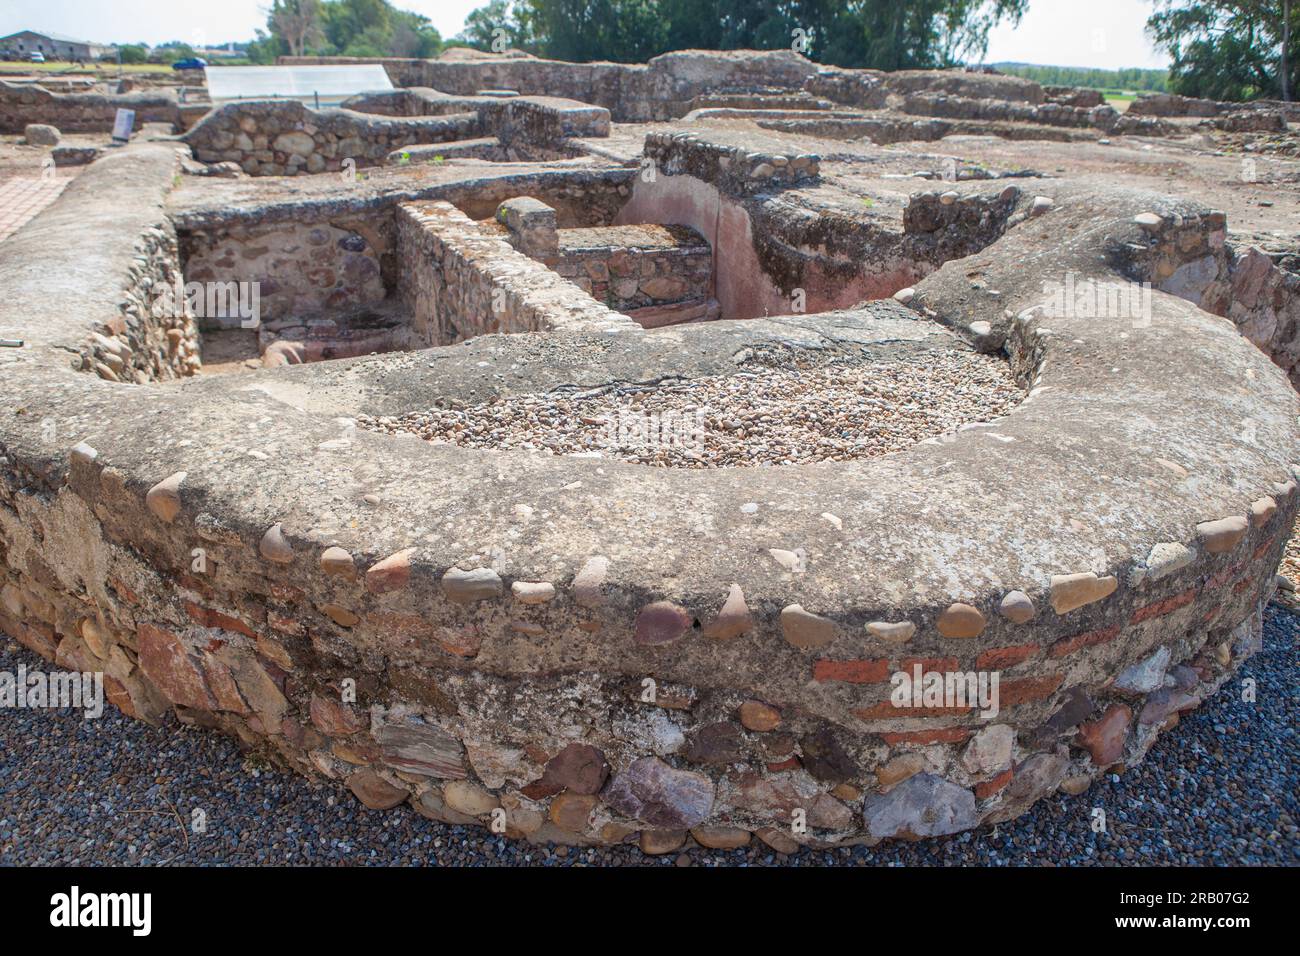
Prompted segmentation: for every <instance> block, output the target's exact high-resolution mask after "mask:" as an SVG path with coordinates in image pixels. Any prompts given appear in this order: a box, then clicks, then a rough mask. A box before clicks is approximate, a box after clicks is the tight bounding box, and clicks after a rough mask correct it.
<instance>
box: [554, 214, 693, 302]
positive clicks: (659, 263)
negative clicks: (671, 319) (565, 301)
mask: <svg viewBox="0 0 1300 956" xmlns="http://www.w3.org/2000/svg"><path fill="white" fill-rule="evenodd" d="M555 271H556V272H558V273H559V274H560V275H562V276H564V277H565V278H567V279H568V280H569V281H570V282H572V283H573V284H574V285H576V286H577V287H578V288H580V289H582V291H584V292H586V293H588V294H589V295H591V297H592V298H594V299H595V300H596V301H598V302H604V303H605V304H606V305H607V306H609V307H610V308H611V309H614V310H615V311H617V312H624V313H627V312H630V311H631V310H637V309H644V308H647V307H652V306H664V305H671V304H675V303H680V302H686V301H690V300H704V299H707V298H708V297H709V295H710V292H711V285H712V283H711V277H712V274H713V250H711V249H710V248H709V244H708V243H707V242H706V241H705V240H704V237H703V236H701V235H700V234H699V233H698V232H696V231H695V230H694V229H691V228H689V227H687V226H656V225H640V226H605V227H598V228H595V229H562V230H560V233H559V262H558V263H557V264H556V266H555ZM635 317H636V316H635V315H633V318H635Z"/></svg>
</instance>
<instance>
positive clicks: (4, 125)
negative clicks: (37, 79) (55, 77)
mask: <svg viewBox="0 0 1300 956" xmlns="http://www.w3.org/2000/svg"><path fill="white" fill-rule="evenodd" d="M119 109H126V110H134V111H135V127H134V128H135V129H137V130H138V129H140V128H142V127H143V126H144V124H145V123H166V124H169V125H171V126H172V127H174V128H180V127H181V126H182V121H181V107H180V105H179V104H178V103H177V101H176V95H175V94H174V93H171V92H170V91H166V92H158V93H122V94H106V93H51V92H50V91H49V90H47V89H45V88H44V87H42V86H38V85H35V84H25V83H21V84H20V83H7V82H5V81H4V80H0V133H21V132H22V131H23V129H24V128H25V127H26V126H27V125H28V124H29V123H48V124H49V125H51V126H57V127H58V128H59V129H60V130H62V131H63V132H65V133H108V132H110V131H112V129H113V123H114V122H115V120H116V119H117V111H118V110H119Z"/></svg>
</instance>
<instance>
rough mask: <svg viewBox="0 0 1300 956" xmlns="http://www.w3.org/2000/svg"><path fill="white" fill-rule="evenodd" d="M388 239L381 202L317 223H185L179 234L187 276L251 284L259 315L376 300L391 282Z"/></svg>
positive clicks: (269, 317)
mask: <svg viewBox="0 0 1300 956" xmlns="http://www.w3.org/2000/svg"><path fill="white" fill-rule="evenodd" d="M392 239H393V222H392V213H391V210H387V209H385V210H382V211H379V212H377V213H376V214H375V215H365V216H358V217H354V218H348V217H336V218H334V219H333V220H331V221H325V222H316V223H276V224H268V225H262V226H255V225H251V226H245V225H240V224H235V223H232V224H230V225H228V226H213V227H210V228H207V229H202V230H189V231H187V232H186V233H185V234H184V237H183V250H184V262H185V279H186V281H187V282H203V283H229V282H244V283H257V288H258V296H259V302H260V314H261V319H262V321H264V322H268V321H277V320H280V319H286V318H294V317H301V316H318V315H324V314H328V313H331V312H335V311H340V312H347V311H353V310H356V309H361V308H364V307H366V306H373V305H376V304H378V303H379V302H382V301H383V299H384V298H385V296H386V295H387V292H388V289H389V288H390V287H391V285H392V284H393V283H394V280H393V278H392V275H391V272H392V269H393V266H394V263H393V261H392V251H391V250H392V248H393V242H392ZM386 272H387V273H388V275H387V276H386V275H385V273H386ZM201 324H202V326H203V328H204V329H219V328H236V327H238V326H239V324H240V317H239V316H237V315H236V316H224V317H223V316H215V315H214V316H204V317H203V318H202V320H201Z"/></svg>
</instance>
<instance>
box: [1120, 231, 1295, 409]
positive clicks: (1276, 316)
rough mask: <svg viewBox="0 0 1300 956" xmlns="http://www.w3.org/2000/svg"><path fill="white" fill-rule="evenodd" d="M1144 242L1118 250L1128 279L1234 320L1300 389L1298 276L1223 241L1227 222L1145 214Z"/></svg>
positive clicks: (1254, 250)
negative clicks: (1144, 283)
mask: <svg viewBox="0 0 1300 956" xmlns="http://www.w3.org/2000/svg"><path fill="white" fill-rule="evenodd" d="M1139 226H1140V234H1141V236H1142V242H1140V243H1132V244H1130V245H1128V246H1125V247H1123V249H1122V251H1120V252H1117V257H1118V258H1121V259H1124V260H1125V261H1126V266H1125V268H1126V269H1127V270H1128V272H1129V274H1130V275H1131V276H1132V277H1133V278H1134V279H1136V280H1138V281H1141V282H1150V283H1151V284H1152V285H1153V286H1154V287H1155V288H1158V289H1161V290H1163V291H1165V292H1168V293H1170V294H1172V295H1176V296H1178V297H1179V298H1182V299H1187V300H1188V301H1189V302H1194V303H1196V304H1197V305H1198V306H1199V307H1200V308H1202V309H1205V310H1206V311H1207V312H1211V313H1213V314H1215V315H1222V316H1225V317H1227V318H1229V319H1231V320H1232V321H1233V323H1234V324H1235V325H1236V326H1237V328H1238V329H1239V330H1240V331H1241V334H1242V335H1244V336H1245V337H1246V338H1247V339H1249V340H1250V341H1251V342H1253V343H1254V344H1255V345H1256V346H1257V347H1258V348H1259V349H1260V351H1262V352H1263V353H1264V354H1265V355H1267V356H1269V358H1271V359H1272V360H1273V361H1274V362H1275V363H1276V364H1277V365H1278V366H1280V367H1281V368H1282V369H1283V370H1284V371H1285V372H1286V373H1287V375H1288V376H1289V377H1290V379H1291V381H1292V382H1293V383H1294V384H1295V385H1296V387H1297V388H1300V275H1297V274H1296V273H1294V272H1291V271H1289V270H1287V269H1285V268H1282V267H1280V266H1278V265H1277V264H1275V263H1274V262H1273V260H1272V258H1270V257H1269V256H1268V255H1266V254H1265V253H1264V252H1262V251H1261V250H1260V249H1259V248H1257V247H1255V246H1243V247H1239V246H1236V245H1234V244H1233V243H1230V242H1229V241H1228V233H1227V216H1225V215H1224V213H1222V212H1220V211H1218V210H1210V211H1208V212H1206V213H1205V214H1204V215H1201V216H1197V217H1189V216H1176V215H1174V214H1171V213H1169V212H1167V211H1164V210H1161V209H1159V208H1155V209H1153V210H1152V211H1151V212H1149V213H1145V214H1143V218H1142V220H1141V222H1140V223H1139Z"/></svg>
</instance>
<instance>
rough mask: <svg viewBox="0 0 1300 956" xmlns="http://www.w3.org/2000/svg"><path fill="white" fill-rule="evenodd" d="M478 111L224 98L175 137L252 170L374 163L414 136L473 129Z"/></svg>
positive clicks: (202, 154)
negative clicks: (392, 112)
mask: <svg viewBox="0 0 1300 956" xmlns="http://www.w3.org/2000/svg"><path fill="white" fill-rule="evenodd" d="M479 128H480V127H479V120H478V116H477V114H474V113H462V114H458V115H451V116H436V117H415V118H406V117H379V116H375V115H372V114H366V113H354V112H352V111H350V110H342V109H322V110H313V109H310V108H308V107H306V106H304V105H303V104H302V103H299V102H298V101H296V100H259V101H255V102H250V103H230V104H228V105H226V106H223V107H220V108H219V109H216V110H213V111H212V112H211V113H209V114H208V115H207V116H206V117H204V119H203V120H201V121H200V122H199V123H198V124H196V125H195V126H194V128H193V129H191V130H190V131H189V132H188V133H186V134H185V135H184V136H183V137H182V139H183V140H184V142H186V143H188V144H189V146H190V148H191V149H193V151H194V157H195V158H196V159H198V160H199V161H200V162H205V163H220V162H233V163H238V164H240V166H242V167H243V169H244V172H246V173H249V174H251V175H257V176H293V175H296V174H298V173H304V172H305V173H319V172H324V171H326V170H341V169H343V168H344V164H345V163H347V162H349V161H350V164H351V168H352V169H356V168H358V167H363V166H381V165H383V163H384V161H385V160H386V159H387V158H388V154H389V153H391V152H392V151H393V150H394V149H396V148H398V147H400V146H407V145H410V144H413V143H442V142H448V141H451V140H457V139H472V138H474V137H475V136H477V135H479Z"/></svg>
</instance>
